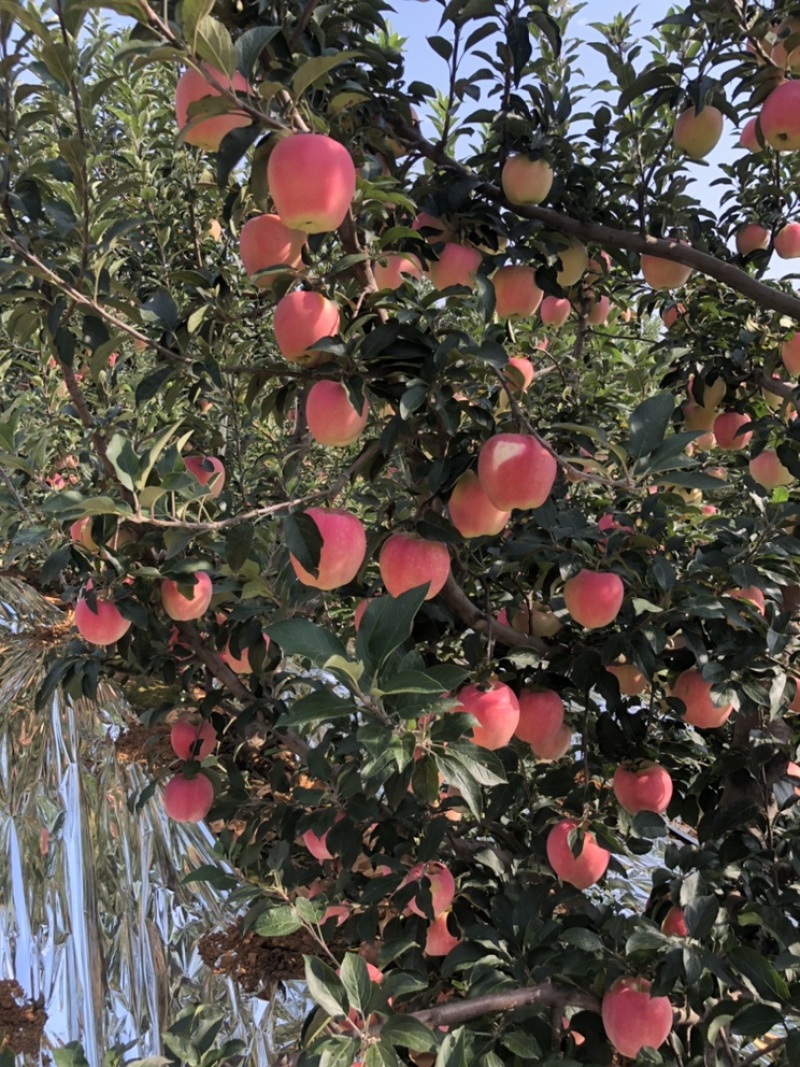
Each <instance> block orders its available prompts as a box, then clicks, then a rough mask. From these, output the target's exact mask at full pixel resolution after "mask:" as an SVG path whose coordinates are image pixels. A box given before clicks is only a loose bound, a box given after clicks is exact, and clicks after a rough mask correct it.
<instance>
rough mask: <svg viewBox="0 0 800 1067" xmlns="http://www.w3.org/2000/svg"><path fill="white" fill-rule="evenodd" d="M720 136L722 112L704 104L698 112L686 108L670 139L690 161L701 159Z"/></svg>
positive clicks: (713, 146) (692, 107)
mask: <svg viewBox="0 0 800 1067" xmlns="http://www.w3.org/2000/svg"><path fill="white" fill-rule="evenodd" d="M721 136H722V112H721V111H720V110H719V108H716V107H711V106H710V105H709V104H706V105H705V107H703V108H702V109H701V110H700V111H697V110H696V109H695V107H694V106H691V107H688V108H687V109H686V110H685V111H682V112H681V114H680V115H679V116H678V118H677V119H676V121H675V126H674V127H673V130H672V139H673V141H674V143H675V147H676V148H678V149H680V151H681V152H685V153H686V155H687V156H688V157H689V158H690V159H703V158H704V157H705V156H707V155H708V153H709V152H710V151H712V149H713V148H715V147H716V145H717V143H718V141H719V139H720V137H721Z"/></svg>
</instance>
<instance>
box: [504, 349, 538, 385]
mask: <svg viewBox="0 0 800 1067" xmlns="http://www.w3.org/2000/svg"><path fill="white" fill-rule="evenodd" d="M503 377H504V378H505V379H506V381H507V382H508V387H509V389H510V390H511V392H512V393H526V392H527V391H528V387H529V386H530V384H531V382H532V381H533V379H534V378H535V377H536V371H535V370H534V369H533V364H532V363H531V361H530V360H529V359H526V358H525V356H509V359H508V363H507V364H506V365H505V367H504V368H503Z"/></svg>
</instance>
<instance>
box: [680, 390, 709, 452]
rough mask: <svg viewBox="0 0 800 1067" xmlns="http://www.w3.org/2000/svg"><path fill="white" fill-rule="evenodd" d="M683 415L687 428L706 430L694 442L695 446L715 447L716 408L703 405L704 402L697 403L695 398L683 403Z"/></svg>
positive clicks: (701, 447)
mask: <svg viewBox="0 0 800 1067" xmlns="http://www.w3.org/2000/svg"><path fill="white" fill-rule="evenodd" d="M683 417H684V420H685V423H686V429H687V430H695V431H699V430H702V431H704V432H703V434H702V435H701V436H700V437H698V438H696V439H695V440H694V441H693V442H692V444H693V446H694V448H700V449H703V450H707V449H711V448H713V447H714V444H715V438H714V432H713V426H714V423H715V421H716V418H717V412H716V410H715V409H714V408H712V407H703V405H702V404H696V403H695V402H694V400H686V401H685V402H684V405H683Z"/></svg>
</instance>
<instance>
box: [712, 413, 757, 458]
mask: <svg viewBox="0 0 800 1067" xmlns="http://www.w3.org/2000/svg"><path fill="white" fill-rule="evenodd" d="M752 421H753V420H752V419H751V417H750V416H749V415H745V414H743V413H741V412H739V411H723V413H722V414H721V415H717V417H716V419H714V427H713V430H714V440H715V441H716V443H717V448H724V449H726V450H728V451H729V452H738V451H739V450H740V449H742V448H744V447H745V446H746V445H747V444H749V442H750V439H751V438H752V436H753V431H752V430H746V431H744V432H742V433H740V432H739V431H740V430H741V428H742V427H743V426H747V425H748V424H749V423H751V422H752Z"/></svg>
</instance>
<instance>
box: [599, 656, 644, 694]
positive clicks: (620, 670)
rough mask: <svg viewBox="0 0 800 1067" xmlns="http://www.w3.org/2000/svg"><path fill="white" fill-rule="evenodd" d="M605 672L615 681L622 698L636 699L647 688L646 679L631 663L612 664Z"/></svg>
mask: <svg viewBox="0 0 800 1067" xmlns="http://www.w3.org/2000/svg"><path fill="white" fill-rule="evenodd" d="M606 670H607V671H608V673H609V674H613V675H614V677H615V678H616V679H617V682H618V683H619V691H620V693H621V694H622V695H623V696H624V697H638V696H639V695H640V694H641V693H643V692H644V691H645V689H646V688H647V678H646V677H645V676H644V675H643V674H642V672H641V671H640V670H639V668H638V667H634V665H633V664H632V663H612V664H611V665H610V666H609V667H606Z"/></svg>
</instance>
